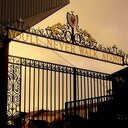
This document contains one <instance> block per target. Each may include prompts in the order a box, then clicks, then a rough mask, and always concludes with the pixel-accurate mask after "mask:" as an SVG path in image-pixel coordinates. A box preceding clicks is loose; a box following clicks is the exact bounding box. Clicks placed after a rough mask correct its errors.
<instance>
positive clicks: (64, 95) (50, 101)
mask: <svg viewBox="0 0 128 128" xmlns="http://www.w3.org/2000/svg"><path fill="white" fill-rule="evenodd" d="M107 76H108V74H104V73H100V72H94V71H89V70H84V69H78V68H74V67H68V66H64V65H58V64H53V63H47V62H42V61H38V60H32V59H28V58H21V57H15V56H9V85H8V117H9V120H8V121H9V122H10V123H11V124H18V123H16V121H17V118H18V119H19V120H21V121H20V122H21V124H22V125H23V127H24V128H27V127H31V125H33V126H34V125H37V123H39V122H40V121H44V123H43V124H42V125H46V124H47V125H55V124H56V122H57V121H60V120H63V115H64V114H66V115H79V116H81V117H83V118H86V119H89V114H90V113H91V112H97V107H96V106H97V104H99V103H101V102H105V101H106V100H109V98H108V95H107V91H108V90H110V89H112V85H111V82H110V81H109V80H107ZM9 99H12V100H9ZM14 110H15V111H14ZM21 115H22V116H21ZM10 117H12V118H10ZM21 124H20V125H21Z"/></svg>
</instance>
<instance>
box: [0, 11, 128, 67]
mask: <svg viewBox="0 0 128 128" xmlns="http://www.w3.org/2000/svg"><path fill="white" fill-rule="evenodd" d="M78 20H79V19H78V16H77V15H74V12H71V13H69V12H68V13H67V23H66V24H61V23H56V24H54V25H53V26H48V27H47V28H45V29H40V28H39V29H35V28H30V27H29V26H25V24H24V22H23V20H22V19H18V21H17V22H15V23H4V24H1V25H0V35H4V36H7V37H8V38H10V39H12V40H13V39H14V38H15V37H16V36H17V35H19V34H21V33H23V32H24V33H26V34H32V35H35V36H39V37H43V38H46V39H51V40H56V41H58V42H64V43H67V44H71V45H75V46H78V47H79V46H80V47H83V48H88V49H91V50H95V51H99V52H103V53H106V54H112V55H115V56H120V57H122V65H128V54H127V53H125V52H123V50H121V49H119V48H118V47H117V46H116V45H113V46H111V47H104V46H103V45H102V44H99V43H98V42H97V41H96V40H95V39H94V38H93V37H92V36H91V34H90V33H88V32H87V31H86V30H82V29H81V28H80V27H79V25H78V22H79V21H78ZM3 26H4V27H3ZM9 30H10V31H11V32H12V33H9ZM17 41H19V40H17ZM23 42H24V43H25V41H23ZM23 42H22V43H23ZM26 44H27V43H26ZM31 45H35V46H38V45H39V44H38V43H36V42H35V43H34V44H31ZM53 50H56V49H53ZM60 51H61V50H60ZM85 57H87V56H85ZM89 58H90V56H89ZM92 59H94V57H92ZM95 59H96V58H95ZM103 61H104V60H103ZM106 62H107V61H106ZM115 64H116V63H115Z"/></svg>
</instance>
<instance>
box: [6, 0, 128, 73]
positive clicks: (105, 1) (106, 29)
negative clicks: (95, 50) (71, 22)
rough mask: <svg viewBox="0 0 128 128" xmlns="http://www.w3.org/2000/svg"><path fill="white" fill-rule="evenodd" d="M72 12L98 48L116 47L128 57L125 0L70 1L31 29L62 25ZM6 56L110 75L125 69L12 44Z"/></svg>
mask: <svg viewBox="0 0 128 128" xmlns="http://www.w3.org/2000/svg"><path fill="white" fill-rule="evenodd" d="M71 11H73V12H74V14H76V15H78V17H79V23H78V24H79V27H80V28H81V29H83V30H87V31H88V32H89V33H90V34H91V35H92V37H93V38H94V39H96V41H97V42H98V43H99V44H103V46H106V47H107V46H113V45H116V46H117V47H118V48H119V49H122V50H123V51H124V52H126V53H128V50H127V49H128V45H127V44H128V36H127V30H128V15H127V14H128V0H80V1H78V0H70V4H68V5H67V6H65V7H64V8H62V9H60V10H59V11H57V12H55V13H54V14H52V15H51V16H49V17H48V18H46V19H45V20H43V21H41V22H40V23H38V24H37V25H35V26H34V28H46V27H47V26H52V25H54V24H56V23H58V22H60V23H62V24H65V23H67V21H66V14H67V12H71ZM9 54H11V55H18V56H22V57H27V58H33V59H38V60H42V61H47V62H53V63H58V64H63V65H68V66H75V67H79V68H83V69H89V70H94V71H100V72H104V73H110V74H111V73H113V72H116V71H118V70H120V69H122V68H124V66H118V65H115V64H110V63H106V62H102V61H97V60H92V59H88V58H85V57H84V58H83V57H79V56H74V55H69V54H65V53H60V52H55V51H51V50H47V49H43V48H34V47H30V46H26V45H23V44H17V43H15V42H11V43H10V51H9Z"/></svg>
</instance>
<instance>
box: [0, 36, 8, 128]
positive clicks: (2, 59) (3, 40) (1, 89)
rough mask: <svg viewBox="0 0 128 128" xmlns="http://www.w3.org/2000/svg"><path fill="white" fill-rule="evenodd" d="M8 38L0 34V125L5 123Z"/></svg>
mask: <svg viewBox="0 0 128 128" xmlns="http://www.w3.org/2000/svg"><path fill="white" fill-rule="evenodd" d="M8 52H9V39H8V38H7V37H1V36H0V127H2V126H3V128H4V127H5V126H6V125H7V87H8Z"/></svg>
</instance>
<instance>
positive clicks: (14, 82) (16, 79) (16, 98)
mask: <svg viewBox="0 0 128 128" xmlns="http://www.w3.org/2000/svg"><path fill="white" fill-rule="evenodd" d="M14 62H15V63H17V64H18V62H19V60H18V59H16V58H12V57H9V64H8V90H7V95H8V99H7V114H8V118H9V119H8V121H11V122H9V123H10V124H12V123H13V122H12V121H13V118H14V117H15V116H18V114H19V112H20V101H21V99H20V90H21V66H20V65H17V64H14Z"/></svg>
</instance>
